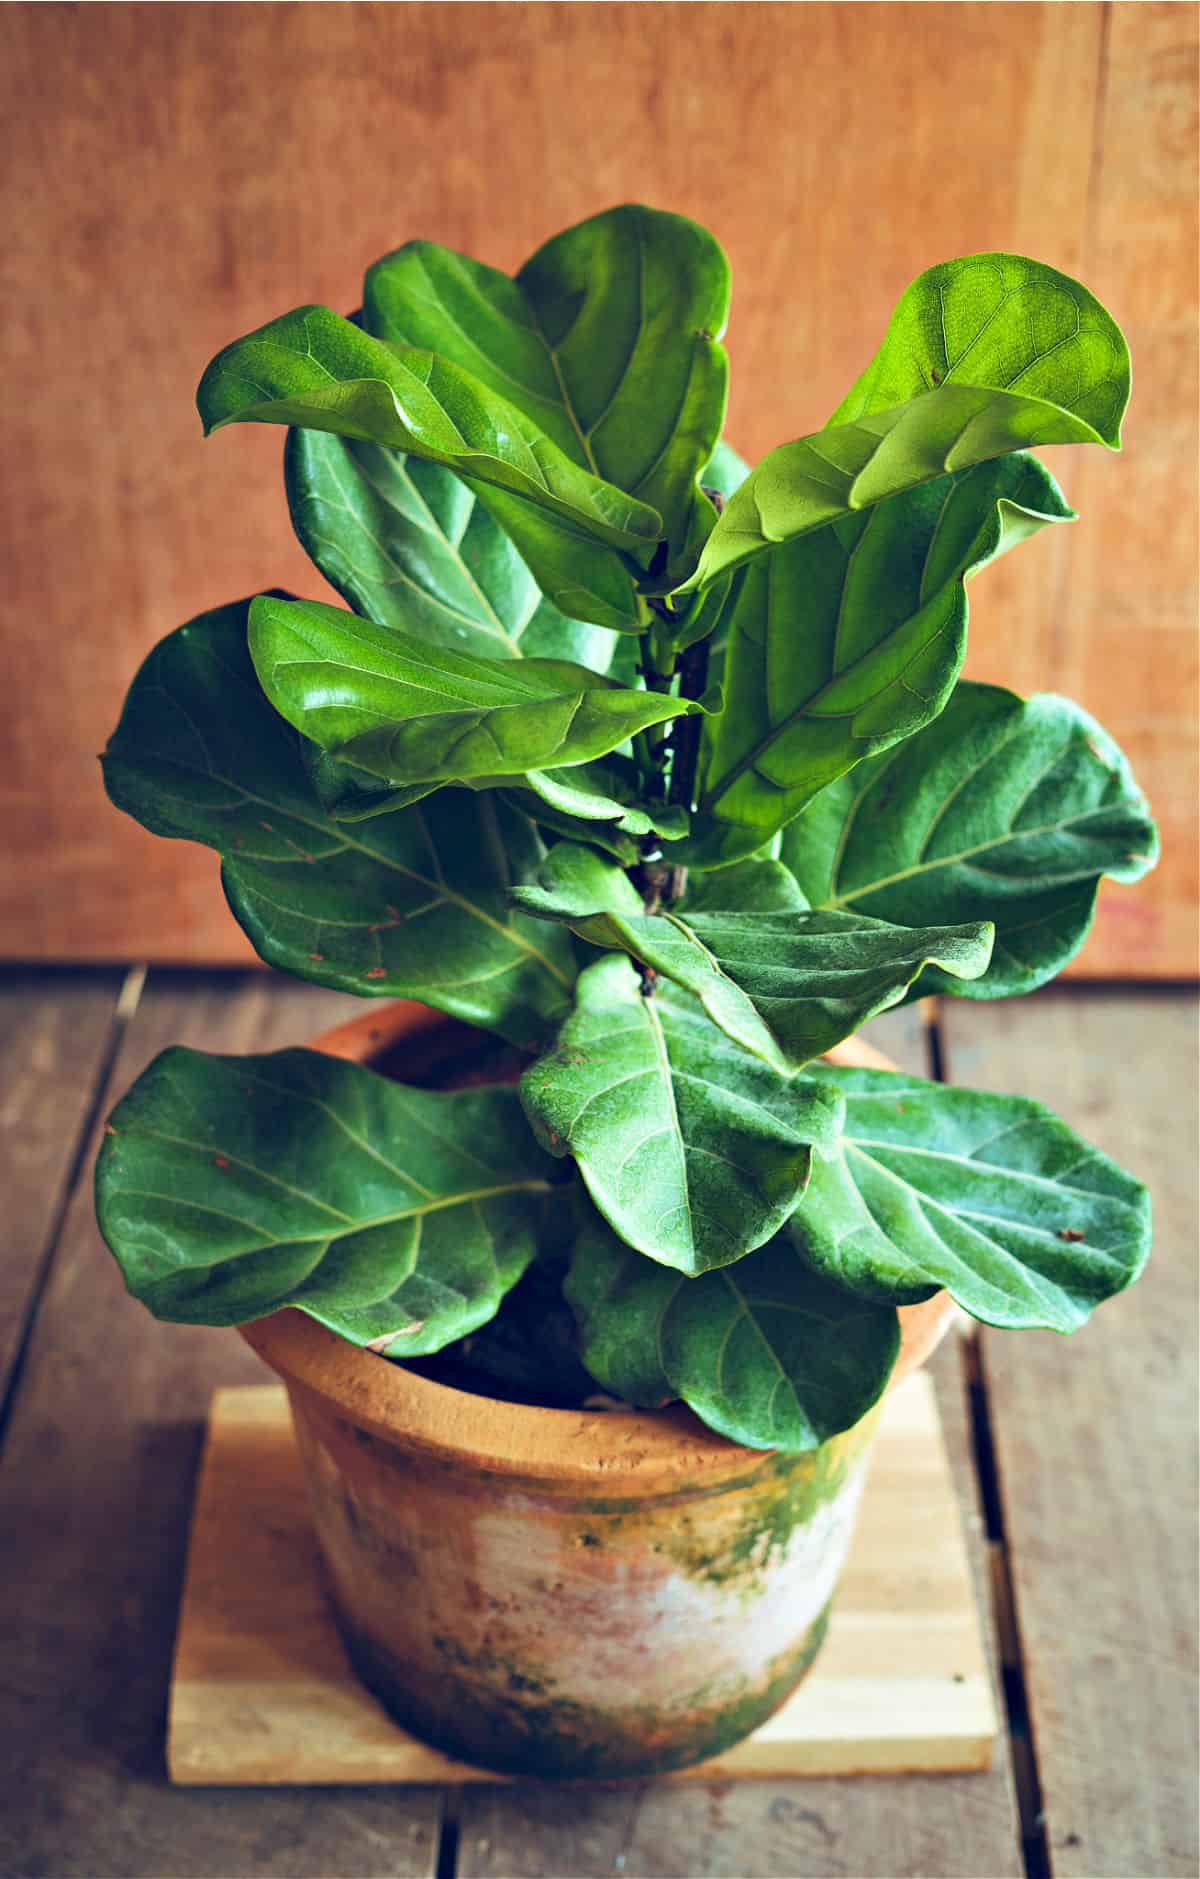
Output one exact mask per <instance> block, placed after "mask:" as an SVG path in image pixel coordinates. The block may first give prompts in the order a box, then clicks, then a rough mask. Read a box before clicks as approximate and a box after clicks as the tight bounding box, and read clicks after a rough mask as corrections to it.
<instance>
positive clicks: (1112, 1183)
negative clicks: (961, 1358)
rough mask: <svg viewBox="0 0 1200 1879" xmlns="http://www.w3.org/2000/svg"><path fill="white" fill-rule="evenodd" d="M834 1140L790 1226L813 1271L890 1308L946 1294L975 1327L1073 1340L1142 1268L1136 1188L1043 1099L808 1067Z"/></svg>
mask: <svg viewBox="0 0 1200 1879" xmlns="http://www.w3.org/2000/svg"><path fill="white" fill-rule="evenodd" d="M813 1077H814V1079H815V1080H816V1081H817V1082H819V1083H822V1084H826V1085H828V1087H830V1088H835V1089H839V1090H841V1091H842V1093H843V1094H844V1096H845V1098H846V1125H845V1136H844V1139H843V1140H842V1142H840V1143H839V1144H837V1145H836V1146H835V1147H834V1148H833V1149H832V1150H830V1151H828V1152H827V1153H823V1154H822V1156H821V1157H820V1158H816V1157H814V1165H813V1174H812V1180H811V1184H810V1186H809V1189H808V1192H807V1194H806V1196H805V1198H804V1200H803V1203H802V1205H801V1207H800V1209H799V1211H798V1212H797V1213H796V1215H795V1216H794V1217H793V1220H792V1222H791V1225H790V1227H789V1232H790V1233H791V1234H792V1235H793V1236H794V1238H795V1241H796V1244H797V1245H798V1246H799V1247H800V1248H801V1249H802V1250H803V1252H804V1255H805V1257H806V1258H807V1259H808V1260H809V1261H810V1262H811V1263H812V1265H813V1266H814V1268H815V1269H816V1270H818V1271H820V1272H821V1273H823V1274H824V1275H825V1276H826V1277H828V1278H830V1279H834V1280H836V1281H837V1282H838V1283H839V1284H841V1285H844V1286H847V1287H849V1288H850V1289H851V1290H852V1291H855V1292H858V1293H860V1294H861V1295H863V1296H865V1297H868V1298H874V1299H879V1300H889V1301H892V1302H895V1303H898V1304H902V1303H904V1302H906V1301H912V1300H915V1299H918V1298H924V1297H927V1296H929V1294H930V1292H931V1291H933V1290H936V1289H937V1288H938V1287H940V1286H941V1287H945V1289H946V1290H947V1291H949V1292H950V1293H951V1294H952V1295H953V1297H954V1298H956V1299H957V1300H958V1302H959V1304H960V1305H962V1306H963V1307H964V1309H965V1310H967V1311H969V1312H970V1313H971V1314H972V1315H973V1316H974V1317H976V1318H981V1319H982V1320H983V1321H984V1323H985V1324H993V1325H1001V1326H1007V1327H1010V1328H1019V1327H1022V1326H1025V1327H1028V1326H1042V1327H1045V1328H1047V1329H1049V1330H1052V1331H1074V1330H1075V1329H1076V1328H1077V1327H1078V1326H1079V1325H1081V1324H1082V1323H1083V1322H1084V1320H1085V1319H1086V1318H1087V1317H1088V1316H1089V1314H1090V1312H1091V1311H1092V1309H1093V1307H1094V1306H1096V1305H1098V1304H1099V1303H1100V1302H1101V1300H1103V1299H1106V1298H1110V1297H1112V1295H1113V1294H1114V1293H1115V1292H1119V1291H1121V1290H1123V1288H1124V1287H1125V1286H1127V1285H1129V1284H1130V1283H1131V1282H1132V1281H1133V1280H1134V1279H1135V1278H1136V1277H1137V1275H1138V1273H1139V1272H1140V1271H1141V1269H1142V1267H1143V1265H1144V1264H1145V1261H1146V1256H1147V1253H1148V1251H1149V1246H1150V1201H1149V1196H1148V1195H1147V1193H1146V1191H1145V1189H1144V1188H1143V1187H1142V1186H1141V1184H1140V1182H1138V1181H1135V1180H1134V1179H1133V1177H1132V1175H1128V1174H1126V1173H1125V1172H1124V1170H1123V1169H1121V1168H1118V1167H1117V1165H1116V1163H1115V1162H1112V1161H1110V1160H1109V1159H1108V1157H1107V1155H1102V1154H1100V1152H1099V1151H1098V1150H1097V1149H1094V1148H1090V1147H1089V1146H1088V1144H1087V1143H1086V1142H1084V1141H1082V1140H1081V1139H1080V1137H1079V1136H1077V1135H1076V1134H1075V1133H1074V1131H1073V1130H1071V1129H1069V1128H1068V1127H1067V1125H1066V1123H1065V1122H1060V1121H1059V1119H1058V1117H1057V1116H1055V1115H1053V1114H1052V1113H1051V1112H1050V1110H1048V1109H1047V1108H1045V1107H1044V1105H1043V1104H1041V1103H1035V1102H1030V1101H1029V1100H1028V1099H1027V1098H1025V1097H1020V1096H999V1095H993V1094H991V1093H990V1092H988V1093H985V1092H983V1091H980V1090H968V1089H957V1088H954V1089H952V1088H949V1087H947V1086H946V1085H944V1084H939V1083H926V1082H924V1081H923V1080H922V1079H921V1078H919V1077H910V1076H906V1075H903V1074H900V1073H897V1072H893V1071H887V1070H843V1069H840V1068H838V1069H835V1068H833V1067H832V1066H829V1065H820V1066H817V1067H816V1068H815V1069H814V1071H813Z"/></svg>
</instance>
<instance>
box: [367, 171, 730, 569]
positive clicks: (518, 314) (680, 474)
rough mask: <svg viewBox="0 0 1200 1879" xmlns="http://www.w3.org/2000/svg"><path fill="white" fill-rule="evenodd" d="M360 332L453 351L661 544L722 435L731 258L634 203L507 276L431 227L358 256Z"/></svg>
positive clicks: (682, 518) (570, 233)
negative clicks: (658, 521)
mask: <svg viewBox="0 0 1200 1879" xmlns="http://www.w3.org/2000/svg"><path fill="white" fill-rule="evenodd" d="M363 312H364V318H365V320H366V324H367V326H368V327H369V329H370V331H371V332H372V333H374V334H376V335H377V336H378V337H379V338H380V339H385V340H388V341H390V342H391V343H393V344H395V345H399V346H405V347H408V346H415V347H424V348H427V349H428V350H429V351H430V352H433V353H437V354H438V355H439V356H440V357H441V358H444V359H447V360H450V361H452V362H453V363H454V364H456V365H458V366H460V367H462V368H463V369H464V370H466V371H467V372H469V373H471V375H472V376H473V377H474V378H476V379H478V380H479V381H481V382H482V383H483V384H485V385H487V386H488V388H489V389H490V390H491V391H493V392H494V393H496V394H498V395H499V396H500V397H502V398H504V399H506V400H507V401H508V402H509V403H510V404H512V405H514V406H516V408H517V409H518V410H520V411H522V412H523V413H524V414H525V415H526V417H527V418H529V419H531V420H532V421H533V422H534V423H535V424H536V425H537V426H538V427H539V428H540V430H541V431H543V432H544V433H545V435H546V436H547V437H550V438H552V439H553V441H554V443H555V444H556V445H557V446H558V448H559V449H560V450H561V451H562V452H563V454H564V455H565V456H567V457H569V458H571V459H572V460H573V461H574V462H575V463H577V464H579V465H580V466H582V467H583V468H584V469H587V470H590V471H591V472H593V473H594V474H595V475H596V476H600V477H603V478H605V479H606V481H607V482H609V483H612V484H615V485H617V487H618V488H620V489H623V490H626V491H628V492H629V494H630V495H632V496H636V497H638V498H640V499H641V501H642V502H644V503H647V504H649V505H650V506H651V507H652V508H654V509H655V510H657V511H658V513H659V514H660V515H661V516H662V518H663V523H664V533H665V534H666V535H667V537H668V539H669V540H670V542H671V543H672V545H673V546H674V545H677V544H678V543H680V542H681V541H682V539H683V538H684V536H685V535H686V534H687V531H688V527H689V523H690V519H691V514H692V510H693V508H694V507H695V506H696V505H697V503H698V502H699V500H700V498H699V497H698V491H697V475H698V473H699V472H700V471H701V469H702V468H703V467H704V466H705V464H706V463H707V461H708V459H709V457H710V456H711V454H712V452H713V449H714V447H715V445H716V443H717V440H718V439H719V437H720V434H721V423H722V419H723V417H724V412H725V390H726V379H727V376H728V366H727V360H726V356H725V352H724V350H723V348H722V347H721V346H720V344H719V343H718V342H719V340H720V337H721V334H722V333H723V331H724V328H725V321H726V318H727V316H728V312H729V264H728V262H727V261H726V259H725V256H724V255H723V254H722V252H721V249H720V247H719V246H718V244H717V242H716V241H715V240H714V239H713V237H712V236H711V235H710V234H709V233H708V231H707V230H706V229H703V228H701V227H699V226H698V225H697V224H696V223H695V222H690V221H688V220H687V219H686V218H685V217H684V216H681V215H671V214H667V213H665V212H663V211H661V210H656V209H648V208H645V207H643V206H642V205H640V204H637V203H627V204H624V205H622V206H621V207H619V208H615V209H608V210H605V211H604V212H603V213H602V214H600V215H594V216H591V217H590V218H589V219H588V220H587V221H585V222H580V223H579V224H577V225H576V226H575V227H573V228H569V229H566V230H564V232H563V233H562V234H560V235H556V236H555V237H554V238H553V239H552V240H551V241H549V242H547V243H546V244H545V246H544V247H542V248H540V249H539V250H538V252H537V253H536V254H535V255H534V256H533V257H532V258H531V259H530V260H529V261H527V262H526V263H525V265H524V267H522V268H521V269H520V271H519V272H518V274H517V276H516V278H515V280H514V279H510V277H509V276H508V275H507V274H503V273H501V272H500V270H499V269H497V268H493V267H487V266H485V265H484V264H483V263H482V262H479V261H474V260H471V259H470V258H469V257H468V256H466V255H461V254H455V253H453V252H452V251H451V250H450V249H448V248H442V247H439V246H437V244H436V243H434V242H428V241H413V242H408V243H407V244H406V245H405V246H404V247H403V248H399V249H397V250H396V252H395V253H394V254H390V255H387V256H385V257H384V259H383V260H381V261H377V262H376V263H375V265H374V267H372V268H371V269H369V271H368V273H367V278H366V285H365V289H364V301H363Z"/></svg>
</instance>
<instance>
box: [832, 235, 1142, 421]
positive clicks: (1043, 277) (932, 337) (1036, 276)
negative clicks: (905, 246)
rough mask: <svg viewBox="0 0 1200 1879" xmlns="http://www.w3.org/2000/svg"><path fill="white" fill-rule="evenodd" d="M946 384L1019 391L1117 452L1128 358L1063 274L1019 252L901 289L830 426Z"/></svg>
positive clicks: (942, 268)
mask: <svg viewBox="0 0 1200 1879" xmlns="http://www.w3.org/2000/svg"><path fill="white" fill-rule="evenodd" d="M949 381H956V382H959V383H963V384H968V385H990V386H994V387H998V388H1002V389H1004V390H1006V391H1012V390H1013V389H1014V388H1015V387H1017V386H1018V385H1019V386H1020V388H1021V391H1022V392H1024V393H1028V394H1031V395H1032V396H1033V397H1035V398H1045V399H1048V400H1049V401H1050V402H1051V403H1052V404H1057V405H1061V406H1062V407H1063V408H1064V409H1066V410H1069V411H1073V412H1074V413H1075V415H1076V416H1077V417H1078V418H1080V419H1081V420H1082V421H1083V422H1084V423H1086V424H1089V425H1090V426H1091V427H1092V429H1093V431H1094V432H1095V434H1096V436H1097V437H1098V438H1099V439H1100V440H1101V441H1102V442H1103V443H1106V444H1110V445H1113V446H1116V445H1117V444H1118V443H1119V441H1120V430H1121V419H1122V417H1123V416H1124V412H1125V406H1126V404H1127V403H1128V402H1129V352H1128V348H1127V347H1126V344H1125V338H1124V335H1123V334H1122V332H1121V329H1120V327H1119V326H1118V325H1117V323H1116V321H1115V320H1114V319H1113V317H1112V315H1111V314H1110V313H1109V312H1107V310H1106V309H1105V308H1104V307H1102V306H1101V304H1100V302H1099V301H1098V300H1097V299H1096V298H1095V297H1094V295H1092V294H1090V293H1089V292H1088V290H1087V288H1086V287H1083V286H1081V285H1080V283H1079V282H1078V281H1077V280H1073V279H1072V278H1071V276H1070V275H1069V274H1060V273H1059V271H1058V269H1057V268H1052V267H1047V266H1046V265H1045V263H1044V262H1042V261H1031V260H1029V259H1028V258H1027V257H1026V256H1024V255H1017V254H970V255H964V256H962V257H961V258H960V259H959V260H957V261H942V262H940V263H939V264H938V265H937V266H936V267H931V268H927V269H926V271H925V273H924V274H919V275H918V276H917V278H916V280H915V281H913V282H911V283H910V285H909V286H908V287H906V288H905V290H904V292H903V293H902V294H901V296H900V298H899V300H898V301H897V302H896V307H895V310H894V312H893V314H892V317H891V320H890V322H889V324H888V329H887V332H886V334H885V335H884V340H883V344H882V345H881V346H880V348H879V351H878V352H877V353H876V355H875V357H874V358H873V359H872V361H871V363H870V365H869V366H868V367H867V369H866V371H865V372H864V373H863V374H862V376H861V377H860V378H859V379H858V380H857V381H856V383H855V384H854V385H853V386H852V388H851V390H850V391H849V392H847V394H846V396H845V398H843V400H842V402H841V404H840V405H839V406H838V408H837V410H836V411H835V412H834V414H833V416H832V417H831V418H830V420H829V422H830V424H831V425H836V424H847V423H849V422H851V421H852V420H853V419H854V418H860V417H863V416H865V415H866V414H867V413H869V412H872V411H886V410H889V409H890V408H891V407H892V406H893V405H898V404H903V403H904V402H905V401H906V400H907V399H909V398H915V397H917V396H918V395H919V394H920V393H922V392H926V391H929V390H930V389H931V388H932V387H934V386H937V385H943V384H946V383H947V382H949Z"/></svg>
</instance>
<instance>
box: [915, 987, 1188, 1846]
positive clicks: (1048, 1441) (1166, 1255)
mask: <svg viewBox="0 0 1200 1879" xmlns="http://www.w3.org/2000/svg"><path fill="white" fill-rule="evenodd" d="M947 1006H948V1009H947V1010H946V1012H945V1017H944V1024H945V1031H946V1036H947V1039H948V1049H949V1059H950V1065H951V1068H952V1070H953V1072H954V1077H955V1080H956V1081H961V1082H966V1083H979V1084H980V1085H983V1086H986V1087H991V1088H1001V1089H1011V1090H1014V1091H1017V1092H1019V1093H1021V1094H1023V1095H1035V1096H1038V1097H1040V1098H1041V1099H1042V1100H1043V1101H1045V1102H1048V1103H1049V1104H1050V1105H1051V1106H1052V1107H1053V1108H1055V1109H1057V1110H1058V1111H1059V1112H1060V1113H1061V1114H1062V1115H1063V1116H1064V1117H1065V1118H1066V1120H1067V1121H1069V1122H1071V1123H1072V1124H1073V1125H1074V1126H1075V1127H1077V1128H1078V1129H1079V1130H1080V1131H1081V1132H1082V1133H1083V1134H1084V1135H1085V1136H1086V1137H1087V1138H1088V1139H1089V1140H1091V1141H1094V1142H1095V1143H1096V1145H1097V1146H1098V1147H1100V1148H1103V1149H1105V1150H1106V1151H1107V1152H1108V1153H1109V1154H1111V1155H1113V1156H1115V1157H1116V1158H1117V1159H1118V1160H1119V1161H1121V1162H1122V1163H1124V1164H1125V1165H1127V1166H1128V1167H1130V1168H1132V1169H1133V1170H1134V1171H1135V1172H1137V1173H1138V1174H1139V1175H1140V1176H1141V1178H1142V1179H1144V1180H1145V1181H1146V1182H1147V1183H1148V1185H1149V1187H1150V1190H1151V1193H1152V1195H1153V1198H1154V1206H1155V1216H1156V1241H1157V1244H1156V1249H1155V1252H1154V1254H1153V1256H1152V1258H1151V1262H1150V1266H1149V1268H1148V1270H1147V1272H1146V1274H1145V1276H1144V1277H1143V1278H1142V1279H1141V1280H1140V1281H1139V1282H1138V1284H1137V1285H1136V1286H1135V1287H1134V1288H1133V1290H1132V1291H1131V1292H1129V1293H1127V1294H1125V1295H1124V1296H1122V1297H1120V1298H1118V1299H1114V1300H1113V1301H1111V1302H1110V1303H1109V1304H1107V1305H1105V1306H1104V1307H1103V1308H1102V1309H1101V1310H1100V1311H1099V1313H1098V1314H1097V1315H1096V1317H1095V1318H1094V1319H1093V1321H1092V1322H1091V1323H1090V1324H1089V1325H1088V1326H1086V1327H1085V1329H1084V1330H1083V1331H1081V1332H1079V1333H1078V1334H1077V1336H1076V1337H1075V1338H1073V1339H1071V1340H1070V1341H1065V1340H1063V1339H1061V1338H1057V1337H1055V1336H1054V1335H1053V1334H1052V1333H1049V1332H1045V1333H1036V1332H1023V1333H1021V1334H1020V1335H1019V1336H1012V1335H1006V1334H1004V1333H1001V1332H988V1333H986V1334H985V1336H984V1339H983V1368H984V1377H985V1381H986V1386H987V1391H988V1397H989V1401H990V1404H991V1413H992V1422H993V1430H994V1439H995V1444H996V1449H997V1460H998V1467H999V1474H1000V1486H1001V1491H1002V1500H1003V1511H1004V1520H1005V1527H1006V1532H1007V1539H1008V1548H1009V1557H1010V1564H1011V1570H1012V1575H1013V1582H1014V1586H1015V1591H1016V1607H1017V1610H1016V1616H1017V1622H1018V1625H1019V1629H1020V1635H1021V1642H1022V1645H1023V1652H1024V1674H1025V1680H1026V1686H1027V1690H1028V1695H1029V1701H1030V1705H1031V1709H1032V1720H1033V1731H1034V1741H1035V1746H1036V1750H1037V1758H1038V1764H1039V1770H1040V1776H1041V1783H1042V1790H1043V1797H1044V1808H1045V1816H1046V1828H1047V1836H1048V1841H1049V1848H1050V1858H1051V1862H1052V1867H1053V1871H1054V1872H1055V1874H1057V1875H1059V1876H1060V1879H1107V1875H1113V1876H1114V1879H1117V1876H1120V1879H1128V1875H1130V1874H1133V1873H1136V1874H1139V1875H1145V1876H1146V1879H1175V1875H1179V1879H1184V1875H1189V1876H1191V1875H1194V1874H1195V1872H1196V1869H1197V1861H1198V1853H1197V1840H1196V1688H1197V1686H1196V1612H1197V1602H1198V1588H1197V1576H1196V1560H1197V1530H1196V1479H1197V1458H1196V1403H1197V1384H1196V1350H1195V1329H1196V1322H1197V1297H1196V1217H1197V1190H1196V1142H1197V1113H1196V1107H1197V1105H1196V1094H1197V1092H1196V1044H1197V1025H1196V1003H1195V1000H1194V998H1192V997H1191V995H1190V994H1188V995H1185V994H1180V993H1168V992H1161V993H1154V992H1142V993H1131V992H1121V993H1115V992H1103V993H1102V992H1090V993H1089V992H1085V991H1084V990H1082V989H1075V990H1071V991H1055V992H1045V993H1041V994H1038V995H1037V996H1035V997H1034V998H1031V999H1028V1000H1024V1001H1021V1002H1019V1003H1017V1004H1015V1005H1011V1006H1010V1005H990V1004H988V1005H974V1004H968V1003H967V1002H966V1001H965V1000H963V1001H953V1000H949V1001H947Z"/></svg>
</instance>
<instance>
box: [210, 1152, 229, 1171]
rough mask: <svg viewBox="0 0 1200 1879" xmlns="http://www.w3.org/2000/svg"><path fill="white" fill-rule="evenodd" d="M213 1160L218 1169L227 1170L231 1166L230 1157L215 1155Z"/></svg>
mask: <svg viewBox="0 0 1200 1879" xmlns="http://www.w3.org/2000/svg"><path fill="white" fill-rule="evenodd" d="M213 1160H214V1161H215V1162H216V1164H217V1166H218V1168H227V1167H228V1166H229V1157H228V1155H214V1156H213Z"/></svg>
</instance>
